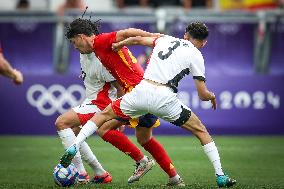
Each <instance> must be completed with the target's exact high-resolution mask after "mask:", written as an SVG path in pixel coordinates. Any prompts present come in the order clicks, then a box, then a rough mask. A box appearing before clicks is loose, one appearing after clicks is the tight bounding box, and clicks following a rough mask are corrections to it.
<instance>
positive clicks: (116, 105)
mask: <svg viewBox="0 0 284 189" xmlns="http://www.w3.org/2000/svg"><path fill="white" fill-rule="evenodd" d="M120 102H121V98H119V99H116V100H115V101H113V102H112V103H111V108H112V110H113V111H114V113H115V114H116V115H117V116H119V117H121V118H123V119H129V118H130V117H129V116H127V115H125V114H124V113H123V112H122V111H121V109H120Z"/></svg>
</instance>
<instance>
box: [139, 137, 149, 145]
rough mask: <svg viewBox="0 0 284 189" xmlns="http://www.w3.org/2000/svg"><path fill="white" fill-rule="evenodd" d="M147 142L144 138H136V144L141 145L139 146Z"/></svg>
mask: <svg viewBox="0 0 284 189" xmlns="http://www.w3.org/2000/svg"><path fill="white" fill-rule="evenodd" d="M147 141H148V139H145V138H141V137H140V138H139V137H137V142H138V143H139V144H140V145H141V146H143V145H144V144H146V142H147Z"/></svg>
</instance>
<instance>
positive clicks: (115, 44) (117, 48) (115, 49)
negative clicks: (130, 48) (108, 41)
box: [111, 42, 122, 52]
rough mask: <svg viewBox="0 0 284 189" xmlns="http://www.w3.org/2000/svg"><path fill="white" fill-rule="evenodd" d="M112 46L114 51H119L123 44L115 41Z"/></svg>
mask: <svg viewBox="0 0 284 189" xmlns="http://www.w3.org/2000/svg"><path fill="white" fill-rule="evenodd" d="M111 48H112V50H113V51H116V52H117V51H119V50H120V49H121V48H122V46H121V44H120V43H119V42H118V43H113V44H112V47H111Z"/></svg>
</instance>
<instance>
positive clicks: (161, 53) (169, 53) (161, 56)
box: [158, 41, 180, 60]
mask: <svg viewBox="0 0 284 189" xmlns="http://www.w3.org/2000/svg"><path fill="white" fill-rule="evenodd" d="M171 43H172V44H174V45H173V46H172V47H169V48H168V52H167V53H166V54H164V51H160V52H159V53H158V57H159V58H160V59H161V60H165V59H167V58H169V56H171V54H172V53H173V51H174V50H175V49H176V48H178V47H179V46H180V42H179V41H172V42H171Z"/></svg>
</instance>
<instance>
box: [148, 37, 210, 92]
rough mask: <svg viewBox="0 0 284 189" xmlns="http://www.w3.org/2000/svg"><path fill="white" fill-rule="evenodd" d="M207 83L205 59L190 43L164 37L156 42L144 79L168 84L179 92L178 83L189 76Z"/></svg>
mask: <svg viewBox="0 0 284 189" xmlns="http://www.w3.org/2000/svg"><path fill="white" fill-rule="evenodd" d="M190 73H191V74H192V76H193V78H194V79H199V80H203V81H205V67H204V59H203V56H202V54H201V52H200V51H199V50H198V49H197V48H196V47H194V46H193V44H192V43H191V42H190V41H187V40H183V39H179V38H175V37H172V36H163V37H160V38H158V39H157V40H156V42H155V47H154V49H153V52H152V55H151V58H150V60H149V64H148V66H147V69H146V70H145V73H144V78H145V79H149V80H152V81H155V82H157V83H161V84H167V85H169V86H170V87H171V88H173V89H174V91H175V92H176V91H177V86H178V82H179V81H180V80H181V79H182V78H183V77H184V76H185V75H188V74H190Z"/></svg>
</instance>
